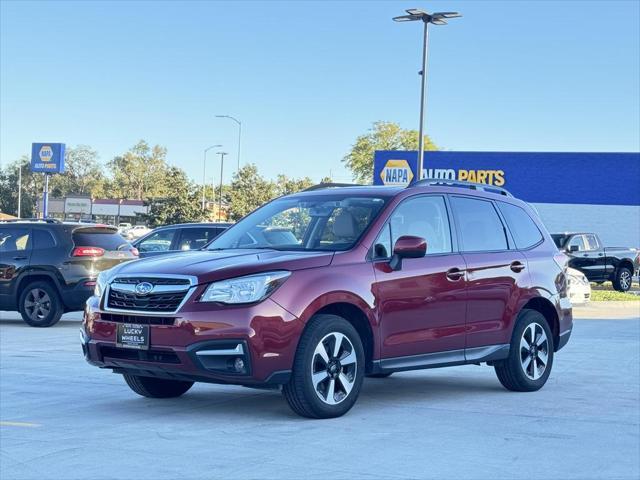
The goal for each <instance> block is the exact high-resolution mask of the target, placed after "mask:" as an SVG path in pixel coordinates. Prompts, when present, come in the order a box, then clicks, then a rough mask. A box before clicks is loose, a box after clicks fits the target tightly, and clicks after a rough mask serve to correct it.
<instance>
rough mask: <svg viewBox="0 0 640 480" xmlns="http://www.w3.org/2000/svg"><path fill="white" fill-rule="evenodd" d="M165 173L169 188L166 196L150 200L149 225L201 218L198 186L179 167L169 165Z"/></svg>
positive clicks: (194, 220) (191, 220)
mask: <svg viewBox="0 0 640 480" xmlns="http://www.w3.org/2000/svg"><path fill="white" fill-rule="evenodd" d="M165 175H166V177H165V181H166V183H167V184H168V185H171V189H170V190H169V193H168V194H167V195H166V196H164V197H162V198H156V199H154V200H153V201H151V202H150V208H149V214H148V222H149V224H150V226H153V227H156V226H159V225H171V224H174V223H184V222H197V221H200V220H202V210H201V205H200V196H199V193H200V191H199V189H198V187H197V186H196V185H194V184H193V183H191V182H190V181H189V179H188V178H187V175H186V173H185V172H184V171H183V170H182V169H180V168H176V167H170V168H169V169H168V170H167V171H166V173H165Z"/></svg>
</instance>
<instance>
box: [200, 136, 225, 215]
mask: <svg viewBox="0 0 640 480" xmlns="http://www.w3.org/2000/svg"><path fill="white" fill-rule="evenodd" d="M221 146H222V145H211V146H210V147H207V148H205V149H204V155H203V158H202V211H203V212H204V204H205V202H206V199H205V189H206V188H207V180H206V177H205V175H206V174H207V152H208V151H209V150H211V149H212V148H218V147H221ZM214 200H215V198H214Z"/></svg>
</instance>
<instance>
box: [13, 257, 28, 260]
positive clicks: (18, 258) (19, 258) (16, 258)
mask: <svg viewBox="0 0 640 480" xmlns="http://www.w3.org/2000/svg"><path fill="white" fill-rule="evenodd" d="M26 259H27V257H13V260H26Z"/></svg>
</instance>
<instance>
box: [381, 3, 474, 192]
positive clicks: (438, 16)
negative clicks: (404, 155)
mask: <svg viewBox="0 0 640 480" xmlns="http://www.w3.org/2000/svg"><path fill="white" fill-rule="evenodd" d="M406 12H407V13H408V15H402V16H400V17H394V19H393V20H394V21H395V22H415V21H418V20H419V21H422V23H424V34H423V41H422V70H421V71H420V75H421V82H420V128H419V129H418V135H419V138H418V172H417V175H416V176H415V177H414V180H413V181H414V182H417V181H418V180H421V179H422V172H423V170H424V117H425V111H426V103H427V98H426V93H427V59H428V55H429V24H430V23H433V24H434V25H446V24H447V21H446V19H447V18H457V17H461V16H462V15H460V14H459V13H458V12H437V13H427V12H424V11H422V10H418V9H417V8H410V9H409V10H406Z"/></svg>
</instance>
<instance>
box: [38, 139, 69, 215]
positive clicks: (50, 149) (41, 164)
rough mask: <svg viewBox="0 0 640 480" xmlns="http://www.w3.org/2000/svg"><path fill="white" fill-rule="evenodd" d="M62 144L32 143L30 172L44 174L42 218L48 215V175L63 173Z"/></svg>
mask: <svg viewBox="0 0 640 480" xmlns="http://www.w3.org/2000/svg"><path fill="white" fill-rule="evenodd" d="M64 150H65V145H64V143H32V144H31V171H32V172H42V173H44V189H43V192H42V217H43V218H47V215H48V213H49V175H51V174H52V173H63V172H64Z"/></svg>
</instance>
